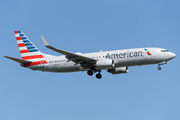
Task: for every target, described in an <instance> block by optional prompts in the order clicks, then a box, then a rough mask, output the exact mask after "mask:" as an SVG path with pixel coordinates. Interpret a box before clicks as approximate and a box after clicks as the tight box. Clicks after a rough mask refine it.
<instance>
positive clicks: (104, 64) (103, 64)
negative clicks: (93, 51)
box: [95, 60, 115, 70]
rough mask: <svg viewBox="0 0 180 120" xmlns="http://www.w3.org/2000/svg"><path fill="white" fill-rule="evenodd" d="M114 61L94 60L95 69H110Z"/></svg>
mask: <svg viewBox="0 0 180 120" xmlns="http://www.w3.org/2000/svg"><path fill="white" fill-rule="evenodd" d="M114 66H115V63H114V60H99V61H97V62H96V65H95V68H96V69H101V70H102V69H112V68H114Z"/></svg>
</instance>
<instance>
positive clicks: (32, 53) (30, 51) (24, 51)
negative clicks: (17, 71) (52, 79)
mask: <svg viewBox="0 0 180 120" xmlns="http://www.w3.org/2000/svg"><path fill="white" fill-rule="evenodd" d="M14 33H15V37H16V40H17V44H18V47H19V50H20V54H21V57H22V59H23V60H28V61H31V62H34V61H39V62H41V61H42V62H43V63H44V64H47V62H46V60H45V58H44V56H43V54H42V53H41V52H40V51H39V50H38V49H37V47H36V46H35V45H34V44H33V43H32V42H31V41H30V40H29V39H28V38H27V37H26V35H25V34H24V33H23V32H22V31H14Z"/></svg>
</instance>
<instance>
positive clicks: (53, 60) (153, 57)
mask: <svg viewBox="0 0 180 120" xmlns="http://www.w3.org/2000/svg"><path fill="white" fill-rule="evenodd" d="M146 49H147V50H148V51H145V49H144V48H135V49H124V50H115V51H104V52H94V53H85V54H80V53H77V54H80V55H81V56H85V57H89V58H93V59H96V60H97V61H105V64H106V61H107V60H114V63H115V64H114V66H113V67H109V66H107V67H102V68H101V67H100V68H98V67H97V69H98V70H103V69H112V68H118V67H127V66H139V65H148V64H158V63H160V62H164V61H165V62H167V61H169V60H171V59H172V58H174V57H175V56H176V55H175V54H174V53H172V52H168V51H166V50H165V49H162V48H146ZM148 52H149V53H148ZM43 55H44V58H45V59H46V60H47V62H48V64H40V65H37V66H36V65H34V66H29V67H28V68H31V69H33V70H41V71H48V72H76V71H87V70H89V68H83V67H81V65H80V64H77V63H74V62H72V61H68V59H67V58H66V57H65V56H52V55H47V54H43Z"/></svg>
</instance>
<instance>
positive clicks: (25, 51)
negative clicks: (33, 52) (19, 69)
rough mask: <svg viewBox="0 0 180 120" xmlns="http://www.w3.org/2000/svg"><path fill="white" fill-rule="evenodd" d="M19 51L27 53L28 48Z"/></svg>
mask: <svg viewBox="0 0 180 120" xmlns="http://www.w3.org/2000/svg"><path fill="white" fill-rule="evenodd" d="M20 53H21V54H22V53H29V51H28V49H26V50H20Z"/></svg>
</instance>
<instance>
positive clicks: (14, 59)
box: [4, 56, 31, 64]
mask: <svg viewBox="0 0 180 120" xmlns="http://www.w3.org/2000/svg"><path fill="white" fill-rule="evenodd" d="M4 57H6V58H8V59H11V60H13V61H15V62H18V63H22V64H25V63H31V62H30V61H26V60H22V59H18V58H13V57H8V56H4Z"/></svg>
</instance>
